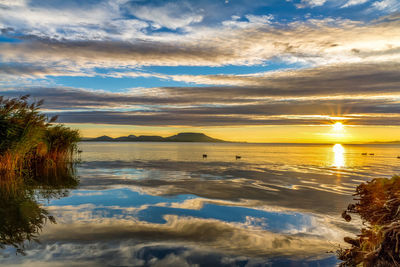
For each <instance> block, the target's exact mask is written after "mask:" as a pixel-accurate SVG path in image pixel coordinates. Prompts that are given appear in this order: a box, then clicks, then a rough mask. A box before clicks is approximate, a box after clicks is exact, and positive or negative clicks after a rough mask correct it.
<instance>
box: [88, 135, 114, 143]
mask: <svg viewBox="0 0 400 267" xmlns="http://www.w3.org/2000/svg"><path fill="white" fill-rule="evenodd" d="M86 141H98V142H102V141H114V138H112V137H109V136H107V135H103V136H99V137H96V138H92V139H87V140H86Z"/></svg>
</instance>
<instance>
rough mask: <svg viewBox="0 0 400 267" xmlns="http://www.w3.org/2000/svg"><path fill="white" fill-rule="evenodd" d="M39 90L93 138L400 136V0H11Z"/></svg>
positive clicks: (10, 14) (27, 90)
mask: <svg viewBox="0 0 400 267" xmlns="http://www.w3.org/2000/svg"><path fill="white" fill-rule="evenodd" d="M25 94H29V95H31V96H32V99H44V100H45V104H44V106H43V111H44V112H45V113H46V114H48V115H49V116H52V115H59V121H60V122H61V123H64V124H66V125H68V126H71V127H74V128H77V129H79V130H80V131H81V133H82V135H83V136H85V137H95V136H100V135H103V134H107V135H110V136H113V137H117V136H122V135H129V134H135V135H141V134H157V135H162V136H167V135H172V134H175V133H178V132H203V133H206V134H209V135H211V136H212V137H215V138H222V139H225V140H230V141H247V142H316V143H362V142H373V141H381V142H382V141H394V140H400V113H399V112H400V0H264V1H258V0H197V1H188V0H186V1H183V0H175V1H161V0H159V1H158V0H153V1H145V0H131V1H128V0H88V1H78V0H70V1H61V0H40V1H35V0H32V1H29V0H0V95H3V96H5V97H16V96H21V95H25ZM336 122H341V123H342V124H343V125H344V127H343V129H337V127H336V128H335V127H332V125H333V124H335V123H336Z"/></svg>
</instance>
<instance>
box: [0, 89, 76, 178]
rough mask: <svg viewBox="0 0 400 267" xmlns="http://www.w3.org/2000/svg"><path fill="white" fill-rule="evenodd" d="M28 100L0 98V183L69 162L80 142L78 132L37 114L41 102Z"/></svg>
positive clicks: (25, 97) (27, 97) (23, 98)
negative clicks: (3, 180)
mask: <svg viewBox="0 0 400 267" xmlns="http://www.w3.org/2000/svg"><path fill="white" fill-rule="evenodd" d="M28 99H29V96H28V95H26V96H22V97H19V98H12V99H5V98H4V97H1V96H0V179H12V178H13V177H18V176H23V175H26V174H29V173H31V172H37V171H38V170H39V169H42V170H41V172H42V171H43V168H45V167H49V166H55V165H57V164H58V163H60V162H63V163H65V162H70V161H71V160H72V156H73V154H74V152H75V151H76V148H77V143H78V142H79V140H80V137H79V132H78V131H77V130H72V129H70V128H67V127H65V126H63V125H59V124H58V125H53V123H54V122H55V121H56V120H57V117H52V118H50V119H48V118H47V117H46V116H45V115H44V114H42V113H40V111H39V109H40V107H41V105H42V104H43V101H42V100H41V101H37V102H32V103H29V101H28Z"/></svg>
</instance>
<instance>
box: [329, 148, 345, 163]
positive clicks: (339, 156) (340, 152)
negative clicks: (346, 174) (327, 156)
mask: <svg viewBox="0 0 400 267" xmlns="http://www.w3.org/2000/svg"><path fill="white" fill-rule="evenodd" d="M332 151H333V153H334V161H333V166H334V167H336V168H341V167H344V166H345V160H344V152H345V150H344V147H343V146H342V145H341V144H335V145H334V146H333V147H332Z"/></svg>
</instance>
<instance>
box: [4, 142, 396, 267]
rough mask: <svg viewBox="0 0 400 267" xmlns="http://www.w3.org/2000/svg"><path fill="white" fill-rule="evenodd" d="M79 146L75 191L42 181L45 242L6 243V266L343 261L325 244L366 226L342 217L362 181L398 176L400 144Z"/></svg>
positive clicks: (335, 243)
mask: <svg viewBox="0 0 400 267" xmlns="http://www.w3.org/2000/svg"><path fill="white" fill-rule="evenodd" d="M80 150H82V151H83V153H82V154H81V156H80V157H81V161H82V162H81V163H80V164H79V165H78V166H77V170H76V173H77V176H78V177H79V185H78V187H77V188H66V189H65V190H64V192H63V194H43V185H42V186H41V187H40V186H39V187H36V188H35V189H34V190H35V199H36V201H37V202H38V203H40V204H41V205H42V206H43V208H44V209H45V210H46V211H47V212H48V214H50V215H52V216H54V218H55V221H56V222H57V223H56V224H54V223H50V222H49V221H48V222H47V223H46V224H45V226H44V227H43V228H42V232H41V233H40V235H39V238H38V239H39V240H40V243H37V242H26V243H25V244H26V246H25V249H24V252H25V254H26V255H22V254H21V253H18V254H15V249H14V248H12V247H11V246H6V247H5V249H3V250H1V251H0V253H1V254H0V263H1V264H2V265H4V266H12V265H14V264H15V265H18V266H20V265H26V266H80V265H84V266H102V265H105V266H142V265H146V266H192V265H193V266H298V265H301V266H335V265H336V264H337V263H338V261H337V260H336V257H335V255H334V254H333V253H327V252H330V251H335V250H336V249H337V248H338V246H339V245H342V246H343V245H344V244H343V242H342V240H343V237H344V236H346V235H353V234H354V233H356V232H357V231H358V229H357V225H358V224H359V223H360V222H359V221H358V220H357V219H355V220H353V221H352V223H346V222H344V221H343V220H342V219H341V217H340V214H341V212H342V210H344V209H345V208H346V207H347V205H348V203H350V202H351V200H352V196H351V194H352V193H353V192H354V189H355V187H356V186H357V185H358V184H359V183H361V182H363V181H367V180H370V179H372V178H374V177H390V176H392V175H394V174H396V173H400V159H397V156H398V155H400V146H399V145H343V146H340V145H339V146H333V145H287V144H284V145H279V144H273V145H272V144H231V143H219V144H210V143H90V142H86V143H81V144H80ZM362 153H368V155H367V156H365V155H362ZM370 153H374V155H369V154H370ZM203 154H207V155H208V156H207V158H206V159H203V158H202V155H203ZM236 155H240V156H241V159H239V160H236V159H235V156H236ZM46 188H47V190H50V189H49V187H46Z"/></svg>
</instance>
